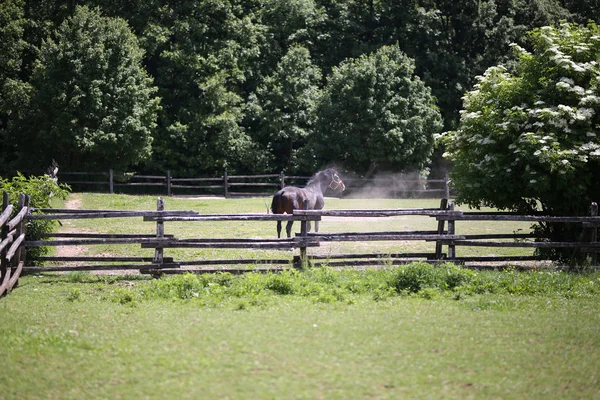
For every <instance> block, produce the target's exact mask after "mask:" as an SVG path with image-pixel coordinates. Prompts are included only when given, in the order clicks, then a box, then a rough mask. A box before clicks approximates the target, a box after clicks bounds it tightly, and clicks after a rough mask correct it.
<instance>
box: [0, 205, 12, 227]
mask: <svg viewBox="0 0 600 400" xmlns="http://www.w3.org/2000/svg"><path fill="white" fill-rule="evenodd" d="M12 210H13V205H12V204H9V205H8V207H6V209H4V211H2V214H0V227H1V226H4V224H5V223H6V221H8V219H9V218H10V214H12Z"/></svg>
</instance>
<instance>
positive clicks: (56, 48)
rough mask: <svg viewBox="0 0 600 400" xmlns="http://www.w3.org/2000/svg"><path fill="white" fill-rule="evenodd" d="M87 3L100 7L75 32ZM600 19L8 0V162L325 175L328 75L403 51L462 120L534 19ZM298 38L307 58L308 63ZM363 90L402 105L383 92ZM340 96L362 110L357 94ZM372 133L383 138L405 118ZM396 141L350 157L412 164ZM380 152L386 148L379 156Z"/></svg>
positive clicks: (530, 12) (3, 82)
mask: <svg viewBox="0 0 600 400" xmlns="http://www.w3.org/2000/svg"><path fill="white" fill-rule="evenodd" d="M82 6H83V7H82ZM87 7H89V8H87ZM82 9H85V10H87V13H89V14H90V15H93V16H94V17H91V18H90V21H88V22H89V23H88V25H87V26H86V28H85V29H82V30H79V31H77V30H76V29H75V28H74V24H75V21H80V22H82V24H83V19H82V14H85V12H83V11H82ZM597 15H598V6H597V4H595V2H581V1H575V0H564V1H563V0H535V1H521V0H519V1H497V0H477V1H475V0H455V1H449V0H443V1H435V2H434V1H431V0H381V1H370V2H364V1H359V0H347V1H325V0H287V1H286V0H244V1H241V0H201V1H197V0H182V1H178V2H166V3H165V2H161V1H157V0H130V1H127V4H126V7H124V6H123V4H122V3H120V2H115V1H113V0H83V1H78V2H73V1H64V0H44V1H40V2H35V1H24V0H6V1H4V2H2V5H0V38H1V39H2V40H0V161H1V162H3V163H4V164H3V165H8V167H13V168H16V169H19V168H21V169H22V167H23V165H22V164H21V165H18V164H16V163H13V159H14V157H15V155H18V156H20V159H21V160H20V161H21V162H26V163H27V167H28V169H31V168H43V167H45V166H46V165H48V164H49V160H50V159H51V158H55V159H57V160H58V161H59V164H60V165H61V167H63V168H69V169H70V168H71V166H73V167H72V168H73V169H77V170H81V169H84V168H87V169H92V168H93V169H98V168H103V169H105V168H106V165H105V164H106V163H108V162H109V161H110V164H111V167H113V168H117V169H123V168H126V167H133V168H135V169H137V170H138V171H140V170H144V171H145V172H154V171H157V172H158V171H160V172H165V171H166V170H167V169H170V170H171V171H172V172H173V173H174V175H179V176H182V175H186V176H192V175H194V174H207V173H209V174H211V173H212V174H221V173H222V171H223V169H224V168H227V169H228V170H229V171H230V172H241V173H244V172H273V169H277V170H279V169H283V168H286V169H291V170H297V171H298V172H301V173H308V172H313V171H314V168H315V166H316V165H318V166H319V167H321V166H322V165H319V164H322V163H323V162H327V161H329V160H330V159H331V158H332V157H328V156H327V155H326V154H324V153H323V151H322V150H324V149H323V148H322V147H321V148H318V149H315V148H305V147H304V144H305V141H306V138H307V135H312V134H313V132H314V131H315V121H316V118H317V117H318V115H317V114H316V112H315V111H314V104H312V103H313V102H314V101H316V100H317V99H316V97H317V96H315V98H312V99H311V98H309V97H308V96H307V94H308V93H310V92H313V90H314V92H315V93H316V92H317V91H320V90H322V89H323V87H324V84H325V82H324V80H322V79H317V76H318V74H319V73H322V74H323V76H328V75H331V74H332V72H333V71H334V69H336V70H339V69H341V68H342V64H343V63H345V64H348V63H349V61H345V60H358V59H361V58H363V57H367V55H368V54H373V53H375V52H377V51H378V50H380V49H382V48H385V47H386V46H397V47H398V48H399V49H400V50H401V51H402V52H403V53H404V54H406V55H407V56H408V57H410V58H411V59H413V60H414V67H413V69H414V74H415V75H417V76H419V77H420V79H421V80H422V82H423V83H424V84H425V85H426V86H428V87H430V88H431V93H432V94H433V95H434V96H435V98H436V103H437V105H438V107H439V109H440V110H439V111H440V114H441V116H442V118H443V123H444V126H445V127H446V129H455V128H456V126H457V120H458V115H459V114H458V111H459V109H460V107H461V96H462V95H463V94H464V91H465V90H466V89H467V88H470V87H472V85H473V84H474V83H475V76H476V75H479V74H482V73H483V72H484V71H485V70H486V68H488V67H489V66H492V65H496V64H498V63H500V62H508V63H510V62H512V61H510V60H509V54H510V49H509V44H510V43H511V42H519V43H521V37H522V36H523V33H524V32H526V31H528V30H531V29H532V28H535V27H541V26H546V25H548V26H552V25H556V24H557V23H558V22H559V21H561V20H567V21H573V20H575V21H580V22H582V23H584V22H586V21H587V20H588V19H595V18H594V17H595V16H597ZM105 16H109V17H105ZM124 21H126V24H125V22H124ZM84 25H85V24H83V25H82V26H84ZM67 26H69V27H70V28H68V29H72V31H71V32H68V29H67V30H65V29H66V28H65V27H67ZM133 35H135V37H136V40H132V36H133ZM69 43H72V47H70V48H69ZM521 44H522V43H521ZM140 48H141V49H143V51H142V50H141V49H140ZM298 48H305V49H306V50H307V51H308V52H309V53H310V55H311V63H312V65H308V66H307V64H306V58H305V57H304V56H303V55H301V54H300V52H299V51H298ZM87 50H89V52H88V51H87ZM109 54H110V55H109ZM294 57H296V58H294ZM107 59H111V61H106V60H107ZM293 60H297V61H298V64H297V65H294V64H293ZM286 65H287V66H286ZM307 68H308V69H307ZM61 71H62V72H61ZM319 71H320V72H319ZM149 77H152V80H150V79H149ZM386 79H387V78H386ZM330 80H333V78H331V79H330ZM295 83H297V84H298V86H297V87H296V86H294V84H295ZM152 85H155V86H156V87H157V88H158V92H155V91H154V90H155V89H153V88H152ZM392 86H393V85H392ZM308 88H310V89H308ZM359 92H360V91H357V93H358V94H359V95H360V96H366V97H365V98H369V99H371V97H373V100H374V101H377V102H378V101H385V99H386V98H387V99H388V100H390V101H391V102H392V103H393V100H391V98H390V97H385V96H383V97H382V96H380V95H381V93H379V94H378V93H371V94H367V95H366V94H365V93H359ZM374 92H377V90H374ZM157 97H160V99H161V104H162V108H161V109H160V110H158V100H157ZM409 97H410V96H409ZM338 100H339V101H342V102H343V101H344V99H337V100H336V101H338ZM371 106H372V105H370V104H367V106H366V107H364V110H365V112H364V111H363V110H362V109H361V110H358V111H359V114H358V117H362V119H364V120H365V121H372V120H375V121H379V120H381V121H382V125H393V126H396V125H397V122H396V121H394V120H393V115H396V113H397V110H394V107H395V105H394V104H390V105H389V106H388V105H385V104H384V106H383V107H382V109H383V110H384V111H385V112H387V113H381V114H380V115H378V114H377V113H375V115H372V114H371V112H372V111H373V110H375V111H377V109H376V108H375V109H373V108H372V107H371ZM331 107H332V112H333V111H335V108H336V107H337V108H339V109H340V110H343V109H346V110H348V112H350V109H349V108H348V104H339V105H335V104H333V105H332V106H331ZM367 112H369V113H367ZM157 115H158V117H157ZM271 118H272V119H271ZM346 119H347V122H348V124H356V123H357V121H354V120H352V119H350V118H348V117H346ZM400 119H406V118H404V117H401V118H400ZM155 124H156V127H155V126H154V125H155ZM361 129H362V127H361ZM376 130H378V131H379V132H380V133H377V135H376V136H381V135H382V133H381V132H393V127H388V126H384V128H383V129H380V128H377V129H376ZM409 130H410V129H409ZM348 131H352V129H351V128H348ZM320 133H321V132H319V130H316V134H320ZM354 134H356V132H353V135H354ZM427 134H429V132H427ZM361 136H365V137H368V136H369V135H367V134H366V133H361ZM58 139H62V140H58ZM151 139H153V140H152V141H151ZM369 139H371V138H369ZM397 140H398V138H397V135H396V133H395V132H394V133H392V134H390V138H389V140H387V141H385V140H379V141H378V142H374V143H375V144H377V143H379V144H378V145H377V146H379V147H377V146H376V147H375V148H373V149H372V150H373V152H372V154H371V153H369V152H366V153H367V154H369V156H371V159H369V160H368V162H367V163H366V164H367V165H365V160H364V158H365V157H363V158H360V159H358V160H354V157H355V155H352V154H349V155H348V156H347V157H342V158H344V159H346V158H347V159H348V161H347V163H349V164H355V165H360V166H361V170H363V171H364V170H365V169H368V168H369V167H371V163H372V161H373V160H378V159H381V160H382V162H383V164H385V165H384V166H383V167H385V168H388V166H389V167H390V168H394V169H396V168H404V167H403V164H404V162H402V161H401V160H399V159H393V160H390V154H389V152H391V151H396V148H397V147H398V145H397V143H394V141H397ZM402 140H404V142H403V144H402V146H403V147H404V146H406V147H407V148H408V149H409V151H412V150H411V149H413V148H416V147H419V146H421V145H423V143H418V144H416V145H414V144H413V143H409V142H410V141H412V140H413V137H412V136H410V135H409V136H407V137H402ZM417 140H418V139H417ZM390 141H391V142H392V143H391V144H392V145H391V146H390V143H389V142H390ZM356 142H358V143H359V144H360V143H361V142H360V141H358V140H355V141H354V142H352V143H351V144H352V145H354V144H356ZM316 143H319V140H317V141H316ZM33 144H35V145H36V147H37V148H36V149H32V145H33ZM382 148H384V149H386V151H389V152H388V153H386V152H383V153H381V154H379V153H376V151H380V150H381V149H382ZM115 149H118V150H119V151H118V153H116V157H111V155H112V154H113V153H114V152H115ZM388 149H389V150H388ZM32 150H37V153H36V154H32V152H31V151H32ZM150 150H151V151H152V155H151V158H149V155H150ZM317 150H318V151H317ZM315 152H316V153H315ZM418 152H419V151H416V152H415V156H416V155H417V153H418ZM441 153H442V151H440V154H441ZM334 155H335V156H336V157H338V158H340V157H339V155H338V154H334ZM315 156H318V158H317V159H315V158H314V157H315ZM373 157H374V158H373ZM399 157H400V156H399ZM61 158H62V159H61ZM416 158H417V159H420V158H419V157H416ZM300 161H304V162H303V163H302V162H300ZM414 161H415V160H410V162H414ZM417 161H418V163H420V162H421V161H419V160H417ZM375 167H381V166H380V165H379V164H378V165H376V166H375ZM359 172H360V171H359Z"/></svg>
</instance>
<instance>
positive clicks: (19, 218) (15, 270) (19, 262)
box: [0, 192, 29, 296]
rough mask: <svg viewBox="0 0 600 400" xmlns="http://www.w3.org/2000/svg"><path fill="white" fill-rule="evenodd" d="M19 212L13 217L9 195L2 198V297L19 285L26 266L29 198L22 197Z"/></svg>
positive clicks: (5, 194)
mask: <svg viewBox="0 0 600 400" xmlns="http://www.w3.org/2000/svg"><path fill="white" fill-rule="evenodd" d="M17 211H18V212H16V215H14V216H13V218H12V219H11V215H13V214H14V213H13V206H12V205H11V204H9V199H8V193H6V192H4V193H3V196H2V213H0V296H3V295H5V294H6V293H8V292H10V291H11V290H12V289H13V287H15V286H16V285H17V284H18V281H19V277H20V275H21V272H22V271H23V265H24V264H25V247H23V246H22V243H23V242H24V241H25V234H26V225H25V223H24V221H25V218H26V216H27V213H28V212H29V196H25V195H21V196H20V198H19V204H18V209H17Z"/></svg>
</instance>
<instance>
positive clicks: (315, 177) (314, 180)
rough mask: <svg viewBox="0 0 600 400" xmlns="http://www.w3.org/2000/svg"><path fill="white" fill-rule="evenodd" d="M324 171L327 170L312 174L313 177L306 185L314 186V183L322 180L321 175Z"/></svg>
mask: <svg viewBox="0 0 600 400" xmlns="http://www.w3.org/2000/svg"><path fill="white" fill-rule="evenodd" d="M323 172H325V171H319V172H317V173H316V174H314V175H313V176H312V177H311V178H310V179H309V180H308V183H307V184H306V186H313V185H315V184H317V183H318V182H319V181H320V180H321V178H320V175H321V174H322V173H323Z"/></svg>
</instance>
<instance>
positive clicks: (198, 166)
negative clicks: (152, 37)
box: [152, 0, 265, 174]
mask: <svg viewBox="0 0 600 400" xmlns="http://www.w3.org/2000/svg"><path fill="white" fill-rule="evenodd" d="M155 18H157V19H158V26H159V27H161V28H162V29H161V30H153V31H152V32H158V33H160V35H161V37H162V36H165V38H168V40H166V41H164V43H162V44H161V45H160V46H158V47H157V48H156V53H155V54H154V57H155V58H154V60H153V61H154V65H153V68H154V69H156V70H157V71H158V76H157V79H156V82H157V85H158V86H159V88H160V91H159V94H160V96H161V97H162V99H163V106H164V108H163V113H162V114H161V127H160V128H159V129H158V130H157V132H156V136H155V139H156V142H155V146H154V150H155V153H154V157H153V160H152V163H153V166H152V167H153V168H157V167H158V168H161V169H164V170H166V169H172V170H176V171H178V172H179V173H183V174H193V173H197V172H199V171H203V172H209V173H210V172H212V173H222V172H223V169H228V170H229V171H230V172H235V171H257V170H262V169H263V168H264V163H265V158H264V157H263V154H262V151H261V149H259V148H258V147H257V145H256V143H254V141H253V140H252V138H251V136H250V135H249V134H248V132H246V130H245V127H244V126H243V125H242V119H243V118H244V105H245V103H244V101H245V94H246V93H245V91H248V90H249V89H250V88H248V87H247V85H250V84H251V83H252V82H254V80H255V79H256V77H255V76H253V75H254V74H256V73H257V72H258V71H257V70H256V69H257V68H258V65H257V59H258V57H259V55H260V52H261V50H260V49H261V43H262V42H263V40H264V38H263V36H264V27H263V26H262V25H260V24H259V23H258V21H257V18H258V15H257V10H256V7H255V4H254V3H253V2H247V4H239V3H238V2H236V1H228V0H207V1H201V2H198V1H184V2H177V3H173V4H171V5H166V6H162V7H159V8H158V9H157V10H156V15H155ZM156 40H159V39H156Z"/></svg>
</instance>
